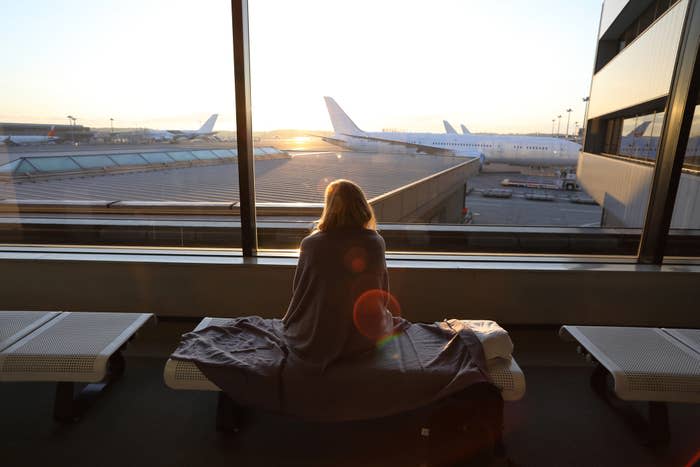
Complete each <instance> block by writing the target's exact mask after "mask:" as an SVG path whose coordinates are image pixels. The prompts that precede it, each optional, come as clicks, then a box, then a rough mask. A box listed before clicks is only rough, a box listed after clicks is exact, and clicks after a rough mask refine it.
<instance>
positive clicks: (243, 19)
mask: <svg viewBox="0 0 700 467" xmlns="http://www.w3.org/2000/svg"><path fill="white" fill-rule="evenodd" d="M231 22H232V26H233V70H234V71H233V74H234V80H235V87H236V140H237V144H238V186H239V199H240V203H239V205H240V215H241V246H242V249H243V256H244V257H245V256H255V255H256V253H257V250H258V238H257V230H256V225H255V224H256V223H255V156H254V153H253V129H252V113H251V96H250V43H249V40H248V0H231Z"/></svg>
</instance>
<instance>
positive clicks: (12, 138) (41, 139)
mask: <svg viewBox="0 0 700 467" xmlns="http://www.w3.org/2000/svg"><path fill="white" fill-rule="evenodd" d="M59 139H60V138H58V137H57V136H56V130H55V128H54V127H51V129H50V130H49V132H48V133H47V134H46V135H45V136H41V135H0V141H1V142H3V143H4V144H6V145H8V146H10V145H12V146H19V145H23V144H40V143H49V142H52V141H58V140H59Z"/></svg>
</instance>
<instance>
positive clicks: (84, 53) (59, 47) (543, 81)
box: [0, 0, 601, 134]
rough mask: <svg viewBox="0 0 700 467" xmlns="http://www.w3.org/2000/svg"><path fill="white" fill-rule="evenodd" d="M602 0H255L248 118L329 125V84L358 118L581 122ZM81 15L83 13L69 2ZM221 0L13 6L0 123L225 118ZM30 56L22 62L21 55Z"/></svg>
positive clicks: (480, 126)
mask: <svg viewBox="0 0 700 467" xmlns="http://www.w3.org/2000/svg"><path fill="white" fill-rule="evenodd" d="M600 5H601V2H600V1H599V0H586V1H583V2H566V3H565V4H562V2H557V1H555V0H540V1H536V2H525V1H514V0H507V1H504V2H501V3H499V4H498V6H494V4H493V3H492V2H487V1H476V0H473V1H469V2H465V1H460V0H441V1H436V2H433V3H431V4H430V5H429V6H428V5H426V4H425V3H424V2H419V1H406V2H401V3H396V2H392V1H389V0H387V1H384V2H370V1H368V0H358V1H354V2H352V3H350V2H323V1H320V0H303V1H299V2H293V3H292V2H284V1H281V0H251V1H250V2H249V8H250V44H251V75H252V93H253V95H252V97H253V125H254V127H253V129H254V131H256V132H264V131H271V130H273V129H291V128H298V129H304V128H314V129H317V131H330V130H332V128H331V125H330V121H329V118H328V115H327V112H326V109H325V105H324V102H323V99H322V97H323V96H324V95H330V96H332V97H334V98H335V99H336V101H337V102H338V103H339V104H340V105H341V106H342V107H343V109H344V110H345V111H346V112H347V113H348V115H349V116H350V117H351V118H352V119H353V120H354V121H355V123H356V124H357V125H358V126H359V127H360V128H362V129H363V130H366V131H380V130H382V129H383V128H400V129H403V130H406V131H419V132H437V133H439V132H442V131H443V127H442V121H443V120H444V119H446V120H449V121H450V122H451V123H452V124H453V126H455V127H458V126H459V125H460V124H462V123H463V124H465V125H466V126H467V127H468V128H469V129H470V130H471V131H473V132H498V133H542V134H549V133H550V132H551V127H552V122H551V120H552V119H553V118H556V116H557V115H562V118H561V128H560V132H561V133H564V131H565V129H566V119H567V115H566V112H565V109H566V108H572V109H573V111H572V113H571V118H570V125H569V132H573V129H574V122H579V123H581V122H582V119H583V113H584V103H583V102H582V98H583V97H584V96H586V95H588V90H589V83H590V78H591V71H592V61H593V55H594V52H595V43H596V33H597V27H598V20H599V14H600ZM78 13H79V14H78ZM230 22H231V19H230V4H229V3H228V2H224V1H220V0H209V1H205V2H200V3H199V4H197V5H194V4H190V3H187V2H184V1H175V2H172V1H169V2H168V1H165V0H151V1H149V2H138V1H136V0H124V1H121V2H119V3H116V2H115V3H113V4H111V5H110V4H105V3H101V4H98V5H96V4H94V2H88V1H87V0H70V1H66V2H65V3H63V4H62V6H61V8H60V9H56V8H55V6H54V4H53V3H51V2H48V1H47V0H28V1H27V2H24V3H22V4H9V5H7V6H6V8H5V11H4V12H3V17H2V19H0V25H1V26H2V28H1V29H0V39H1V40H3V42H4V43H5V44H16V45H15V46H14V47H12V48H8V49H7V50H6V54H5V56H4V60H3V69H4V70H5V73H3V74H2V76H1V77H0V99H1V100H2V102H3V108H2V109H0V121H3V122H18V123H19V122H32V123H68V119H67V118H66V117H67V115H73V116H76V117H77V118H78V120H77V123H78V124H84V125H86V126H90V127H98V128H109V126H110V118H113V119H114V127H115V128H117V127H118V128H154V129H195V128H198V127H199V126H200V125H201V124H202V123H203V122H204V120H206V118H207V117H208V116H209V115H211V114H212V113H219V114H220V117H219V120H218V122H217V125H216V127H215V129H216V130H219V131H233V130H235V113H234V98H233V94H234V91H233V63H232V50H231V24H230ZM28 56H30V57H31V60H28V59H27V58H28Z"/></svg>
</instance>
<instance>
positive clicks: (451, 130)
mask: <svg viewBox="0 0 700 467" xmlns="http://www.w3.org/2000/svg"><path fill="white" fill-rule="evenodd" d="M442 124H443V125H445V133H447V134H448V135H456V134H457V132H456V131H455V129H454V127H452V125H450V122H448V121H447V120H443V121H442Z"/></svg>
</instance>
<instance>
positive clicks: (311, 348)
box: [283, 227, 388, 367]
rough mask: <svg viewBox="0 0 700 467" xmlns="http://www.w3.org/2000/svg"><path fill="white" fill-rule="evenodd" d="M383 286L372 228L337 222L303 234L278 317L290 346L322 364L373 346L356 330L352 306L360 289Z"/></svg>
mask: <svg viewBox="0 0 700 467" xmlns="http://www.w3.org/2000/svg"><path fill="white" fill-rule="evenodd" d="M387 288H388V277H387V272H386V263H385V260H384V240H383V239H382V237H381V236H380V235H379V234H377V232H376V231H374V230H372V229H365V228H362V227H360V228H357V227H340V228H331V229H328V230H326V231H319V232H316V233H314V234H312V235H310V236H308V237H306V238H305V239H304V240H303V241H302V244H301V254H300V257H299V265H298V266H297V272H296V274H295V277H294V291H293V296H292V300H291V303H290V305H289V308H288V310H287V314H286V315H285V317H284V320H283V322H284V332H285V338H286V341H287V344H288V346H289V349H290V351H291V352H294V353H295V354H296V355H298V356H299V357H301V358H302V359H303V360H305V361H306V362H308V363H311V364H314V365H320V366H322V367H325V366H326V365H327V364H329V363H331V362H333V361H335V360H337V359H339V358H343V357H345V356H350V355H355V354H357V353H360V352H363V351H369V350H370V349H372V348H374V341H373V340H371V339H369V338H368V337H365V336H363V335H362V333H361V332H360V330H358V329H357V327H356V325H355V323H354V320H353V311H354V308H355V305H356V304H357V301H358V299H359V298H360V297H361V296H363V294H364V293H366V292H368V291H370V290H383V291H386V290H387ZM374 300H375V301H376V300H381V298H380V296H378V297H377V298H374ZM377 305H381V304H377Z"/></svg>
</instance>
